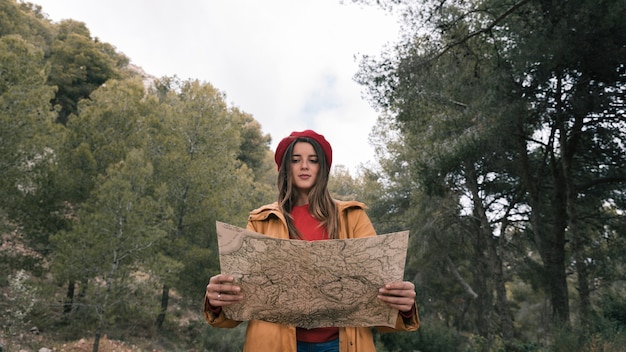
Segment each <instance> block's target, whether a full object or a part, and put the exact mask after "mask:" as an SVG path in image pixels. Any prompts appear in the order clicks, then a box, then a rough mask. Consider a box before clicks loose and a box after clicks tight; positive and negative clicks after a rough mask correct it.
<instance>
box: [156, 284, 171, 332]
mask: <svg viewBox="0 0 626 352" xmlns="http://www.w3.org/2000/svg"><path fill="white" fill-rule="evenodd" d="M169 297H170V288H169V286H167V285H163V292H162V293H161V312H160V313H159V316H158V317H157V320H156V326H157V328H158V329H161V327H163V322H164V321H165V313H166V312H167V306H168V302H169Z"/></svg>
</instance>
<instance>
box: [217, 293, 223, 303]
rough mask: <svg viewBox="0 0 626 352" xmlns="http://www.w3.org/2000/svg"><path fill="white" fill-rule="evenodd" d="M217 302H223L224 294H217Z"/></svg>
mask: <svg viewBox="0 0 626 352" xmlns="http://www.w3.org/2000/svg"><path fill="white" fill-rule="evenodd" d="M217 300H218V301H221V300H222V294H221V293H218V294H217Z"/></svg>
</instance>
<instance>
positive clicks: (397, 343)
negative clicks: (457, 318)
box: [376, 322, 466, 352]
mask: <svg viewBox="0 0 626 352" xmlns="http://www.w3.org/2000/svg"><path fill="white" fill-rule="evenodd" d="M376 340H377V341H379V343H380V344H382V349H381V351H382V352H400V351H420V352H448V351H462V350H463V349H464V347H465V346H466V341H465V339H464V338H463V337H461V336H460V335H458V334H457V333H455V332H454V331H453V330H450V329H449V328H447V327H445V326H443V325H441V324H439V323H433V324H431V323H430V322H429V323H427V324H424V325H423V326H421V327H420V329H419V330H418V331H416V332H402V333H391V334H379V335H378V336H377V337H376Z"/></svg>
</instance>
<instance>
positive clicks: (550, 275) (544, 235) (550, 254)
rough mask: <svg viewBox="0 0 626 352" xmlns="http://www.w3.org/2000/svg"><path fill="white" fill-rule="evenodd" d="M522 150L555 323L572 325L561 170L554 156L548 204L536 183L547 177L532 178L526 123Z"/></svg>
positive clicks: (523, 171)
mask: <svg viewBox="0 0 626 352" xmlns="http://www.w3.org/2000/svg"><path fill="white" fill-rule="evenodd" d="M518 130H519V131H518V136H519V137H518V148H519V149H518V151H519V156H520V158H519V162H520V167H519V169H520V170H521V178H522V183H523V185H524V188H525V189H526V191H527V192H528V195H529V198H528V204H529V205H530V207H531V208H532V212H531V214H530V222H531V225H532V232H533V235H534V238H535V242H536V245H537V249H538V251H539V255H540V256H541V260H542V262H543V268H544V272H545V277H544V279H545V281H544V282H547V286H546V287H547V289H548V292H549V294H550V303H551V305H552V320H553V322H554V323H557V324H568V323H569V296H568V292H567V277H566V273H565V228H566V223H567V219H566V215H565V211H564V210H565V202H564V199H563V198H564V192H563V181H562V179H561V178H560V177H559V176H558V175H559V172H558V170H557V169H558V168H557V167H555V165H554V164H555V161H554V155H551V156H552V158H551V160H550V161H549V163H550V164H551V167H552V174H551V175H550V176H551V177H552V179H551V181H552V184H553V186H554V187H553V189H552V190H550V191H549V192H552V199H551V200H552V204H547V203H548V201H547V200H548V199H550V197H547V196H545V195H544V194H543V193H545V192H548V191H547V190H545V189H540V188H539V187H538V186H539V185H541V184H542V183H540V181H535V177H536V178H537V179H539V180H541V179H543V178H544V177H547V176H546V175H543V174H541V171H538V170H537V172H538V173H540V174H538V175H531V170H533V169H532V168H531V166H530V160H529V157H528V148H527V145H526V140H525V139H524V136H525V134H524V127H523V126H522V123H519V124H518ZM547 153H548V154H552V152H551V151H548V152H547ZM550 208H552V209H553V211H554V212H553V213H552V214H548V209H550ZM549 215H552V220H551V221H552V223H548V221H549V220H548V219H549V218H550V216H549Z"/></svg>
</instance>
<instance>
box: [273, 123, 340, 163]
mask: <svg viewBox="0 0 626 352" xmlns="http://www.w3.org/2000/svg"><path fill="white" fill-rule="evenodd" d="M298 137H308V138H311V139H313V140H315V141H316V142H317V143H319V145H320V146H321V147H322V150H323V151H324V154H325V156H326V164H327V165H328V168H329V169H330V165H332V163H333V148H331V147H330V143H328V141H327V140H326V138H324V136H322V135H321V134H319V133H316V132H315V131H313V130H305V131H302V132H295V131H294V132H291V134H290V135H289V136H288V137H285V138H283V140H282V141H280V143H278V147H276V153H275V154H274V161H276V166H278V169H280V164H281V162H282V161H283V156H284V155H285V151H287V148H288V147H289V145H290V144H291V143H292V142H293V141H294V140H295V139H297V138H298Z"/></svg>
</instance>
